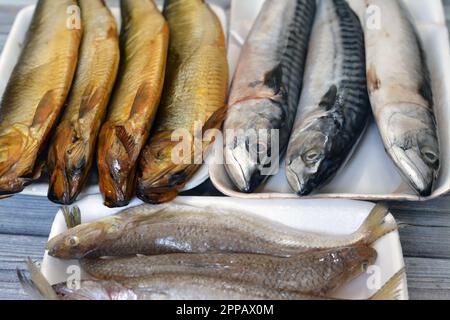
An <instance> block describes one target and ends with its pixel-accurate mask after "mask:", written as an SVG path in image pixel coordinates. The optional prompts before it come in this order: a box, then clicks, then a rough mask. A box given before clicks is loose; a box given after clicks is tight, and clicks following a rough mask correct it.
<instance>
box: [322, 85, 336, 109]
mask: <svg viewBox="0 0 450 320" xmlns="http://www.w3.org/2000/svg"><path fill="white" fill-rule="evenodd" d="M336 97H337V87H336V86H335V85H334V84H333V85H332V86H331V87H330V88H329V89H328V91H327V93H325V95H324V96H323V97H322V100H321V101H320V103H319V106H320V107H322V108H324V109H325V110H327V111H328V110H331V109H332V108H333V107H334V105H335V102H336Z"/></svg>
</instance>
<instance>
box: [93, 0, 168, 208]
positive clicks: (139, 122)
mask: <svg viewBox="0 0 450 320" xmlns="http://www.w3.org/2000/svg"><path fill="white" fill-rule="evenodd" d="M120 4H121V10H122V31H121V35H120V43H121V44H120V45H121V61H120V67H119V74H118V78H117V83H116V86H115V88H114V93H113V96H112V98H111V102H110V105H109V109H108V115H107V118H106V122H105V123H104V124H103V126H102V128H101V131H100V136H99V141H98V148H97V161H98V162H97V165H98V171H99V187H100V191H101V193H102V194H103V196H104V199H105V205H107V206H108V207H121V206H125V205H127V204H128V202H129V201H130V199H131V198H132V196H133V195H134V192H135V186H136V164H137V160H138V157H139V154H140V153H141V150H142V148H143V147H144V145H145V142H146V140H147V138H148V135H149V132H150V129H151V126H152V123H153V119H154V117H155V115H156V111H157V108H158V104H159V100H160V97H161V93H162V89H163V84H164V76H165V69H166V59H167V48H168V44H169V27H168V25H167V22H166V21H165V19H164V17H163V16H162V15H161V13H160V11H159V9H158V8H157V7H156V4H155V3H154V1H153V0H121V2H120Z"/></svg>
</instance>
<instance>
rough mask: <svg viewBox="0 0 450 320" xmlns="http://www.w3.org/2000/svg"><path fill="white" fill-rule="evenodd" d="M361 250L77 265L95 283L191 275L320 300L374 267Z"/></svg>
mask: <svg viewBox="0 0 450 320" xmlns="http://www.w3.org/2000/svg"><path fill="white" fill-rule="evenodd" d="M376 257H377V253H376V251H375V250H374V249H372V248H371V247H368V246H364V245H360V246H359V245H358V246H353V247H345V248H338V249H330V250H324V251H314V252H308V253H303V254H299V255H296V256H292V257H289V258H282V257H275V256H269V255H262V254H235V253H225V254H185V253H178V254H176V253H175V254H168V255H158V256H136V257H131V258H130V257H127V258H119V259H83V260H82V261H81V265H82V267H83V270H85V271H86V272H88V273H89V274H90V275H91V276H93V277H94V278H96V279H102V280H121V279H126V278H131V277H133V278H136V277H152V276H155V275H158V274H162V273H173V274H182V273H186V274H193V275H199V276H212V277H220V278H224V279H229V280H235V281H247V282H250V283H254V284H259V285H264V286H268V287H270V288H273V289H279V290H292V291H298V292H302V293H305V294H313V295H319V296H322V295H326V294H328V293H329V292H330V291H332V290H334V289H336V288H339V287H341V286H342V285H344V284H345V283H347V282H349V281H350V280H352V279H354V278H356V277H357V276H359V275H360V274H362V273H363V272H365V271H366V270H367V268H368V267H369V266H371V265H373V263H374V262H375V260H376Z"/></svg>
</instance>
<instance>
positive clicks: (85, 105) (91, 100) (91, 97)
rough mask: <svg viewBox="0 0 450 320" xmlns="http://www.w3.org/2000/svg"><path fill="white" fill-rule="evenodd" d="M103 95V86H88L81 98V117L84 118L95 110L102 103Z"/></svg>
mask: <svg viewBox="0 0 450 320" xmlns="http://www.w3.org/2000/svg"><path fill="white" fill-rule="evenodd" d="M103 96H104V90H103V88H94V86H93V85H89V86H87V87H86V89H85V91H84V93H83V97H82V98H81V105H80V110H79V118H80V119H81V118H84V117H85V116H86V115H88V114H89V113H90V112H91V111H92V110H94V109H95V108H96V107H97V106H98V105H99V104H100V102H101V100H102V98H103Z"/></svg>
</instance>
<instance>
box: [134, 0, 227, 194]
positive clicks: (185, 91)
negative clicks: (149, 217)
mask: <svg viewBox="0 0 450 320" xmlns="http://www.w3.org/2000/svg"><path fill="white" fill-rule="evenodd" d="M164 15H165V17H166V19H167V21H168V23H169V26H170V29H171V40H170V45H169V56H168V63H167V72H166V83H165V86H164V94H163V98H162V101H161V104H160V107H159V111H158V117H157V121H156V123H155V128H154V132H153V135H152V136H151V137H150V139H149V142H148V143H147V146H146V148H145V151H144V152H143V154H142V155H141V160H140V165H139V173H138V191H137V194H138V197H139V198H141V199H143V200H144V201H147V202H150V203H161V202H166V201H168V200H171V199H172V198H174V197H175V196H176V195H177V194H178V192H179V190H180V189H182V188H183V186H184V185H185V184H186V182H187V181H188V180H189V179H190V178H191V177H192V175H193V174H194V173H195V172H196V171H197V169H198V168H199V167H200V164H201V161H196V160H195V161H194V159H193V158H194V156H193V154H194V149H195V148H194V143H195V142H194V137H195V133H196V132H197V131H196V128H199V129H201V130H202V133H205V132H206V130H208V129H212V128H218V127H219V126H220V124H221V123H222V120H223V118H224V114H225V111H226V108H225V99H226V94H227V87H228V63H227V58H226V48H225V35H224V33H223V30H222V26H221V24H220V21H219V19H218V17H217V16H216V15H215V14H214V12H213V11H212V9H211V8H210V7H209V6H208V5H207V4H206V3H205V2H204V1H201V0H170V1H166V3H165V7H164ZM181 131H182V141H181V142H180V141H178V140H177V139H179V136H180V135H179V134H178V133H180V132H181ZM173 134H176V137H175V136H174V138H175V139H174V140H172V135H173ZM188 139H190V140H188ZM181 144H187V146H188V148H187V149H189V150H188V151H186V152H185V153H183V157H182V158H183V160H182V161H175V160H174V157H173V156H174V155H175V156H177V154H175V153H176V151H177V148H178V147H179V146H180V145H181ZM200 144H201V145H202V146H203V150H204V148H205V147H207V146H208V143H204V142H201V143H200ZM185 150H186V149H185ZM176 158H178V157H176ZM185 160H186V161H185ZM199 162H200V163H199Z"/></svg>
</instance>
